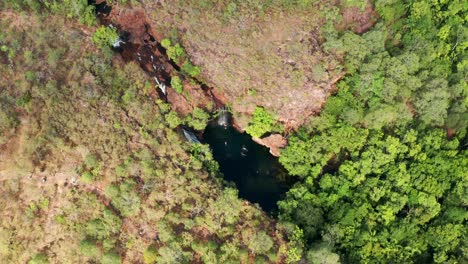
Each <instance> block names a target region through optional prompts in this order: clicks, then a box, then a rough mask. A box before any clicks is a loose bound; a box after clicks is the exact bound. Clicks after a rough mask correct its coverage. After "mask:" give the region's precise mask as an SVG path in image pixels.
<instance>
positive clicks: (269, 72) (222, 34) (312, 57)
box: [141, 0, 342, 130]
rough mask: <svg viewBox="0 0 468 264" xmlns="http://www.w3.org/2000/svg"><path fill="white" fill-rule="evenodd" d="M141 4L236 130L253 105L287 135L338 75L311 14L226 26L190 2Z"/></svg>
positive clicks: (271, 14) (251, 18)
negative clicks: (195, 68)
mask: <svg viewBox="0 0 468 264" xmlns="http://www.w3.org/2000/svg"><path fill="white" fill-rule="evenodd" d="M141 3H142V5H143V6H144V7H145V10H147V12H146V13H147V16H148V18H149V21H150V24H151V25H152V26H153V27H154V29H155V30H156V31H158V32H163V33H165V34H166V35H165V37H172V38H174V36H176V37H177V38H178V41H179V42H180V43H181V44H182V45H183V46H184V48H185V50H186V51H187V54H188V56H189V57H190V60H191V61H192V62H193V63H194V64H196V65H198V66H200V67H201V69H202V73H201V77H200V78H201V79H203V81H204V82H205V83H206V84H207V85H208V86H210V87H213V91H212V94H217V95H218V96H216V98H218V99H220V101H222V102H223V103H227V104H229V106H230V107H231V109H232V111H233V116H234V118H235V119H236V122H237V124H238V127H239V128H240V130H244V129H245V127H246V126H247V124H248V120H249V119H250V116H251V114H252V112H253V111H254V110H255V107H256V106H262V107H265V108H266V109H268V110H269V111H271V112H272V113H274V114H275V116H276V117H277V119H278V121H280V122H281V123H283V124H284V125H285V127H286V128H287V129H290V128H297V127H299V126H300V125H302V124H303V123H304V122H305V121H306V120H307V119H308V118H309V117H310V116H311V115H313V114H316V113H318V112H319V111H320V109H321V107H322V105H323V103H324V102H325V100H326V98H327V97H328V96H329V94H330V93H332V92H333V91H334V90H335V86H334V83H335V80H337V79H339V78H340V77H341V76H342V70H341V68H340V67H338V66H339V61H337V60H336V58H335V57H334V56H333V55H331V54H328V53H326V52H324V51H323V49H322V46H321V44H322V43H323V41H324V39H323V37H322V36H321V33H320V25H321V24H322V23H323V21H322V20H321V19H320V16H319V14H318V13H317V14H315V13H314V11H313V9H311V10H309V11H308V12H304V13H297V12H279V11H278V10H268V12H265V14H264V15H263V16H262V17H260V16H259V15H258V14H255V15H253V14H250V13H249V12H250V11H249V10H239V12H238V15H236V16H233V17H231V18H230V19H229V21H227V22H226V21H225V20H223V18H222V17H221V18H220V17H217V16H216V15H215V13H216V12H215V11H212V12H211V11H206V12H199V8H198V6H199V5H198V4H197V3H195V2H193V3H192V2H191V1H150V0H144V1H141ZM215 5H217V4H215ZM169 32H172V33H171V34H169ZM226 36H229V37H226Z"/></svg>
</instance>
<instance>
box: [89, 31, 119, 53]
mask: <svg viewBox="0 0 468 264" xmlns="http://www.w3.org/2000/svg"><path fill="white" fill-rule="evenodd" d="M92 39H93V42H94V43H96V45H98V47H99V48H101V49H104V48H109V47H111V46H112V44H114V43H115V42H116V41H117V40H118V39H119V34H118V33H117V30H116V29H115V28H111V27H106V26H100V27H99V28H98V29H97V30H96V32H94V35H93V38H92Z"/></svg>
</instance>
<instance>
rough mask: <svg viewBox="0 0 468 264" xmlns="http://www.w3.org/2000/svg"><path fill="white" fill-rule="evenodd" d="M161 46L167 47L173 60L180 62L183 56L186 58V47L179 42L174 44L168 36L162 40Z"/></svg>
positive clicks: (168, 54) (168, 53) (167, 51)
mask: <svg viewBox="0 0 468 264" xmlns="http://www.w3.org/2000/svg"><path fill="white" fill-rule="evenodd" d="M161 46H163V48H165V49H166V53H167V56H168V57H169V58H170V59H171V60H173V61H175V62H179V60H180V59H181V58H185V51H184V48H182V46H181V45H180V44H179V43H176V44H175V45H172V43H171V40H169V39H167V38H166V39H163V40H162V41H161Z"/></svg>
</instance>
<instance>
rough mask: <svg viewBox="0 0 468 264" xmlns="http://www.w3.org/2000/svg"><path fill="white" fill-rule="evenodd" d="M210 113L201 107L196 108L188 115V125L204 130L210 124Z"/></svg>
mask: <svg viewBox="0 0 468 264" xmlns="http://www.w3.org/2000/svg"><path fill="white" fill-rule="evenodd" d="M209 118H210V115H209V114H208V113H207V112H205V111H203V110H202V109H200V108H197V107H196V108H195V109H193V111H192V114H191V115H189V116H188V117H187V122H188V125H189V126H191V127H193V128H194V129H196V130H203V129H205V127H206V124H208V121H209Z"/></svg>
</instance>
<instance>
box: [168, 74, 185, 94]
mask: <svg viewBox="0 0 468 264" xmlns="http://www.w3.org/2000/svg"><path fill="white" fill-rule="evenodd" d="M171 87H172V88H173V89H174V91H176V92H177V93H179V94H180V93H182V91H183V89H184V87H183V86H182V80H181V79H180V77H179V76H173V77H172V78H171Z"/></svg>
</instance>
